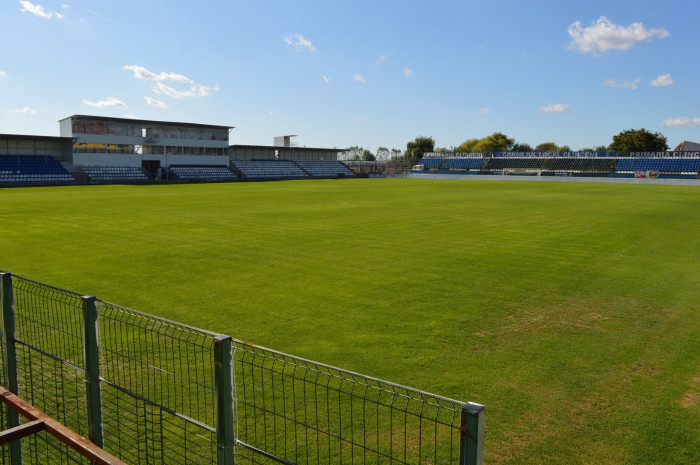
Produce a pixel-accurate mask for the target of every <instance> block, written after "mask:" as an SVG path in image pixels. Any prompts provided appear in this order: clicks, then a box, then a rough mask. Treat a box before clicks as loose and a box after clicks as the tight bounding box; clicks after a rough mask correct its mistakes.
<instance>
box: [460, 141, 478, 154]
mask: <svg viewBox="0 0 700 465" xmlns="http://www.w3.org/2000/svg"><path fill="white" fill-rule="evenodd" d="M478 143H479V139H467V140H465V141H464V142H462V143H461V144H460V145H459V146H458V147H457V148H455V152H463V153H469V152H474V151H475V150H474V147H476V144H478Z"/></svg>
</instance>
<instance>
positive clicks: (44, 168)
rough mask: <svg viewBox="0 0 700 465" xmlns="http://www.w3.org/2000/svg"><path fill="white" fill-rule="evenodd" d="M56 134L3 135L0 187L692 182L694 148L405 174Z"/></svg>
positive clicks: (205, 137) (98, 135)
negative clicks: (462, 179) (509, 178)
mask: <svg viewBox="0 0 700 465" xmlns="http://www.w3.org/2000/svg"><path fill="white" fill-rule="evenodd" d="M59 128H60V137H48V136H30V135H7V134H5V135H1V134H0V186H29V185H60V184H109V183H121V184H124V183H135V184H144V183H162V182H234V181H263V180H280V179H321V178H325V179H330V178H351V177H356V176H374V175H395V174H400V175H405V174H406V173H407V172H409V171H411V172H412V173H414V174H435V173H439V174H450V175H460V174H469V175H503V176H505V175H520V176H577V177H607V178H667V179H672V178H677V179H700V144H698V143H695V142H689V141H684V142H682V143H681V144H680V145H678V146H677V147H676V149H675V150H674V151H671V152H493V153H448V152H439V153H438V152H433V153H427V154H426V155H425V156H424V158H423V159H422V160H421V164H420V165H416V166H415V167H413V170H410V169H409V168H408V167H404V166H398V165H397V166H394V165H392V164H391V163H388V162H355V161H341V160H339V154H342V153H343V152H345V149H337V148H308V147H299V146H298V144H296V143H295V142H294V138H295V137H297V136H296V135H284V136H277V137H274V139H273V145H269V146H266V145H230V143H229V135H230V133H231V131H232V130H233V129H234V128H233V127H232V126H221V125H210V124H197V123H181V122H169V121H153V120H142V119H131V118H111V117H103V116H91V115H73V116H69V117H67V118H64V119H62V120H60V121H59Z"/></svg>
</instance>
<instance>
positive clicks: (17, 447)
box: [0, 272, 22, 465]
mask: <svg viewBox="0 0 700 465" xmlns="http://www.w3.org/2000/svg"><path fill="white" fill-rule="evenodd" d="M0 280H1V285H0V300H2V324H3V332H2V334H3V344H4V345H5V347H4V349H5V350H4V351H3V353H4V354H5V360H4V365H5V382H6V383H7V389H8V390H9V391H10V392H12V393H13V394H14V395H19V392H18V391H19V382H18V379H17V350H16V348H15V303H14V296H13V293H12V273H4V272H3V273H0ZM7 426H8V428H14V427H16V426H19V413H18V412H17V411H15V410H14V409H11V408H8V409H7ZM10 463H11V464H12V465H19V464H21V463H22V442H21V441H12V442H11V443H10Z"/></svg>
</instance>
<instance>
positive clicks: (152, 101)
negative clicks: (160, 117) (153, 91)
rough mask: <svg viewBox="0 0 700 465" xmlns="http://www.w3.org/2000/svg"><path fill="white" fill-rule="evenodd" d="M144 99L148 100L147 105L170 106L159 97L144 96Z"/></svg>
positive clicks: (156, 106) (155, 106)
mask: <svg viewBox="0 0 700 465" xmlns="http://www.w3.org/2000/svg"><path fill="white" fill-rule="evenodd" d="M144 99H145V100H146V105H148V106H149V107H154V108H168V105H167V104H166V103H165V102H163V101H161V100H158V99H157V98H153V97H144Z"/></svg>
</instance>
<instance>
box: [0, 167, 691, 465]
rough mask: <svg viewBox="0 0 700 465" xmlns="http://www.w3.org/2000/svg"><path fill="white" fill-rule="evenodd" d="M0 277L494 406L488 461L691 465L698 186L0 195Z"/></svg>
mask: <svg viewBox="0 0 700 465" xmlns="http://www.w3.org/2000/svg"><path fill="white" fill-rule="evenodd" d="M0 233H1V234H2V243H1V245H0V247H1V249H0V269H4V270H7V271H11V272H13V273H15V274H18V275H21V276H25V277H28V278H31V279H34V280H37V281H41V282H45V283H47V284H51V285H55V286H59V287H63V288H66V289H70V290H73V291H77V292H83V293H86V294H96V295H98V296H99V297H100V298H102V299H105V300H108V301H112V302H115V303H118V304H120V305H125V306H129V307H132V308H135V309H138V310H141V311H145V312H148V313H153V314H157V315H160V316H163V317H166V318H169V319H174V320H177V321H180V322H183V323H187V324H191V325H194V326H198V327H202V328H205V329H208V330H211V331H217V332H221V333H226V334H229V335H231V336H233V337H236V338H238V339H243V340H248V341H251V342H255V343H257V344H261V345H265V346H268V347H271V348H274V349H278V350H282V351H285V352H288V353H292V354H294V355H298V356H302V357H306V358H310V359H313V360H316V361H320V362H324V363H329V364H332V365H336V366H339V367H342V368H346V369H350V370H353V371H358V372H361V373H365V374H368V375H371V376H376V377H380V378H383V379H387V380H390V381H394V382H398V383H402V384H406V385H409V386H412V387H416V388H419V389H424V390H427V391H430V392H435V393H437V394H441V395H445V396H449V397H453V398H457V399H460V400H465V401H467V400H471V401H475V402H479V403H483V404H485V405H486V406H487V410H486V413H487V416H486V419H487V423H486V425H487V426H486V462H487V463H491V464H493V463H499V464H500V463H503V464H505V463H508V464H510V463H522V464H551V463H562V464H571V463H587V464H588V463H590V464H617V463H631V464H632V463H633V464H640V463H668V464H673V463H675V464H690V463H698V462H700V189H699V188H698V187H697V186H662V185H627V184H598V183H590V184H589V183H585V184H578V183H577V184H571V183H537V182H493V181H473V182H471V181H470V182H463V181H438V180H405V179H381V180H377V179H365V180H362V179H358V180H343V181H291V182H272V183H270V182H268V183H232V184H207V185H176V186H79V187H57V188H23V189H0Z"/></svg>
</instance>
